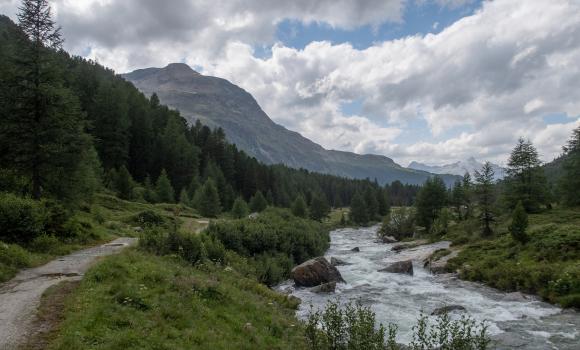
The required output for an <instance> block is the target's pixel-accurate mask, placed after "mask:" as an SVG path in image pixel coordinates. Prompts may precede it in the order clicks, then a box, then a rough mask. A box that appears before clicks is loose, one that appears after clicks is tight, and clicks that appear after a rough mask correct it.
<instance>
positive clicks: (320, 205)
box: [308, 193, 330, 221]
mask: <svg viewBox="0 0 580 350" xmlns="http://www.w3.org/2000/svg"><path fill="white" fill-rule="evenodd" d="M308 211H309V212H310V218H311V219H312V220H316V221H321V220H322V219H324V218H325V217H327V216H328V214H329V213H330V205H328V201H327V200H326V196H324V194H322V193H318V194H315V195H314V196H312V200H311V201H310V208H309V210H308Z"/></svg>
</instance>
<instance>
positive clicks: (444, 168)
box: [408, 157, 505, 180]
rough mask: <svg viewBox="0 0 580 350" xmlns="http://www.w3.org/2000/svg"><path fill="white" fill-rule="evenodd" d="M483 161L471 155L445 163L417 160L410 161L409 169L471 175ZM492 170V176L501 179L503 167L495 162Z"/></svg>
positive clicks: (503, 173)
mask: <svg viewBox="0 0 580 350" xmlns="http://www.w3.org/2000/svg"><path fill="white" fill-rule="evenodd" d="M482 166H483V163H481V162H478V161H477V160H476V159H475V158H473V157H471V158H469V159H466V160H462V161H459V162H455V163H452V164H446V165H427V164H423V163H419V162H411V164H409V166H408V168H409V169H414V170H422V171H427V172H430V173H433V174H451V175H460V176H463V175H464V174H465V173H466V172H468V173H469V174H471V176H473V175H474V174H475V171H476V170H480V169H481V167H482ZM491 166H492V168H493V171H494V173H495V176H494V178H495V179H496V180H501V179H503V178H504V176H505V169H504V168H502V167H500V166H499V165H497V164H493V163H492V164H491Z"/></svg>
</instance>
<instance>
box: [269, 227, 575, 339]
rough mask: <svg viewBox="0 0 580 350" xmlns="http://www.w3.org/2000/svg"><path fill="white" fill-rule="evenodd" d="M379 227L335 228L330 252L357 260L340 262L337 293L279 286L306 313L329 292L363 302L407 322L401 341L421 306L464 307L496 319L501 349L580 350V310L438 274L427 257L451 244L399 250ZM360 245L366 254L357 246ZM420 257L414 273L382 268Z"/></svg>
mask: <svg viewBox="0 0 580 350" xmlns="http://www.w3.org/2000/svg"><path fill="white" fill-rule="evenodd" d="M377 230H378V227H377V226H375V227H369V228H360V229H351V228H346V229H339V230H335V231H333V232H331V244H330V248H329V250H328V251H327V253H326V257H327V258H328V259H329V260H330V257H338V258H340V259H343V260H345V261H347V262H348V263H350V264H351V265H348V266H339V267H338V269H339V270H340V272H341V274H342V276H343V278H344V279H345V280H346V281H347V283H345V284H338V285H337V289H336V292H335V293H333V294H315V293H312V292H310V291H309V290H308V288H294V286H293V283H292V282H291V281H287V282H285V283H283V284H281V285H279V286H278V289H279V290H283V291H287V292H289V291H291V293H292V295H294V296H296V297H298V298H300V299H302V304H301V306H300V308H299V310H298V316H299V317H300V318H305V317H306V316H307V314H308V312H309V310H310V305H313V306H314V307H315V308H319V307H322V306H324V305H325V304H326V302H327V300H328V299H329V298H333V299H338V300H339V301H340V302H341V303H345V302H348V301H355V300H360V301H361V302H362V303H363V304H364V305H367V306H370V307H371V309H372V310H373V311H374V312H375V313H376V316H377V321H378V322H381V323H383V324H385V325H386V324H388V323H390V322H392V323H395V324H397V325H398V327H399V333H398V338H397V340H398V341H399V342H401V343H408V342H409V341H410V340H411V337H412V332H411V328H412V326H413V325H414V324H415V323H416V320H417V318H418V317H419V315H420V314H421V311H423V312H425V313H426V314H430V313H431V312H432V311H433V310H434V309H435V308H438V307H441V306H444V305H456V304H458V305H462V306H464V307H465V308H466V310H467V312H468V313H469V314H470V315H471V317H472V318H474V319H476V320H479V321H483V320H486V321H487V322H488V324H489V326H490V327H489V332H490V334H491V336H492V339H493V344H494V348H495V349H506V350H507V349H531V350H536V349H538V350H540V349H541V350H545V349H561V350H568V349H570V350H572V349H574V350H578V349H580V314H579V313H578V312H575V311H572V310H562V309H560V308H558V307H555V306H552V305H550V304H547V303H544V302H541V301H539V300H537V298H533V297H530V299H528V300H524V301H508V300H505V299H506V296H507V294H506V293H503V292H500V291H498V290H495V289H493V288H489V287H486V286H484V285H482V284H479V283H473V282H467V281H462V280H459V279H457V278H456V277H455V276H454V275H452V274H443V275H432V274H430V273H429V272H428V271H427V270H425V269H424V268H423V266H422V263H421V260H422V259H423V258H424V257H425V256H428V255H429V254H430V252H432V251H434V250H436V249H439V248H442V247H447V246H448V245H449V242H439V243H435V244H430V245H424V246H420V247H417V248H413V249H409V250H405V251H402V252H400V253H395V252H392V251H391V247H392V245H391V244H384V243H379V242H377V239H376V232H377ZM355 247H359V248H360V252H353V251H351V249H352V248H355ZM407 259H413V261H414V263H413V267H414V275H413V276H409V275H402V274H393V273H385V272H378V271H377V270H379V269H380V268H383V267H385V266H386V265H387V264H388V263H390V262H394V261H401V260H407Z"/></svg>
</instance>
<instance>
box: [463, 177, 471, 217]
mask: <svg viewBox="0 0 580 350" xmlns="http://www.w3.org/2000/svg"><path fill="white" fill-rule="evenodd" d="M461 191H462V192H463V193H462V197H463V205H464V206H465V211H464V212H463V218H464V219H468V218H470V217H471V212H472V203H471V198H472V196H473V183H472V182H471V175H470V174H469V172H466V173H465V175H463V180H462V183H461Z"/></svg>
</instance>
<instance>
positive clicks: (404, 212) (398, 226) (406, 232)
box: [378, 207, 415, 240]
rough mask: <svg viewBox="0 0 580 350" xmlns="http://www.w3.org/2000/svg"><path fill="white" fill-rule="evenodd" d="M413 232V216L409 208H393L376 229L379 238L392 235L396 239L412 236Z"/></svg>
mask: <svg viewBox="0 0 580 350" xmlns="http://www.w3.org/2000/svg"><path fill="white" fill-rule="evenodd" d="M414 233H415V216H414V214H413V210H412V209H409V208H405V207H403V208H398V209H393V210H392V211H391V212H390V213H389V215H387V216H386V217H385V219H384V220H383V224H382V226H381V229H380V230H379V231H378V235H379V237H380V238H383V237H386V236H393V237H394V238H395V239H397V240H401V239H404V238H407V237H413V234H414Z"/></svg>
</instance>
